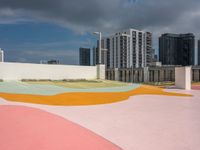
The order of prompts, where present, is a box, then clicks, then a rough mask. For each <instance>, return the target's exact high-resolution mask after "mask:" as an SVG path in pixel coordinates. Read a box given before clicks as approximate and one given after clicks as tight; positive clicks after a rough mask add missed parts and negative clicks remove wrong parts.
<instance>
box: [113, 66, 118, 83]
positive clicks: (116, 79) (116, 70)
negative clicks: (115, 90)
mask: <svg viewBox="0 0 200 150" xmlns="http://www.w3.org/2000/svg"><path fill="white" fill-rule="evenodd" d="M114 75H115V78H114V79H115V81H119V69H118V68H115V73H114Z"/></svg>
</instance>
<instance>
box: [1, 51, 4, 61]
mask: <svg viewBox="0 0 200 150" xmlns="http://www.w3.org/2000/svg"><path fill="white" fill-rule="evenodd" d="M0 62H4V51H3V50H2V49H1V48H0Z"/></svg>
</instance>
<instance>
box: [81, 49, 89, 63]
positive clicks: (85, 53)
mask: <svg viewBox="0 0 200 150" xmlns="http://www.w3.org/2000/svg"><path fill="white" fill-rule="evenodd" d="M79 64H80V65H81V66H90V48H82V47H81V48H80V49H79Z"/></svg>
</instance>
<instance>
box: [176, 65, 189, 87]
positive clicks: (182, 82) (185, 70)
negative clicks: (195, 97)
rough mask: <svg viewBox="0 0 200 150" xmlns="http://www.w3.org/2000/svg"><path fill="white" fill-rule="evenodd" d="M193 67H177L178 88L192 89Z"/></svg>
mask: <svg viewBox="0 0 200 150" xmlns="http://www.w3.org/2000/svg"><path fill="white" fill-rule="evenodd" d="M191 79H192V78H191V67H176V68H175V85H176V87H177V88H180V89H185V90H191Z"/></svg>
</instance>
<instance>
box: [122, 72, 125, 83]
mask: <svg viewBox="0 0 200 150" xmlns="http://www.w3.org/2000/svg"><path fill="white" fill-rule="evenodd" d="M125 71H126V70H122V81H123V82H126V72H125Z"/></svg>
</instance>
